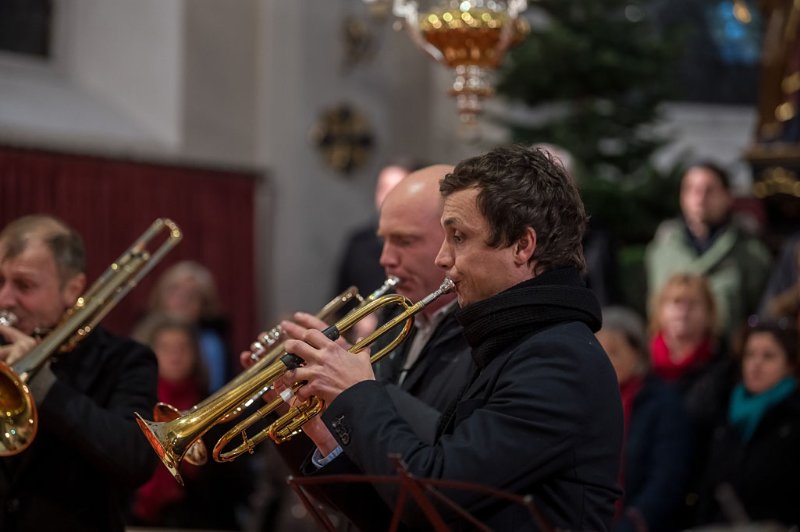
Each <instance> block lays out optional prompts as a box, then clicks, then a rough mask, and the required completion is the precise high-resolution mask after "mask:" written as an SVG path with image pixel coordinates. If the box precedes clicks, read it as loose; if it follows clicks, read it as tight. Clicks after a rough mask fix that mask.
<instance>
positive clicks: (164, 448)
mask: <svg viewBox="0 0 800 532" xmlns="http://www.w3.org/2000/svg"><path fill="white" fill-rule="evenodd" d="M452 289H453V283H452V281H450V280H449V279H445V281H444V282H443V283H442V285H441V286H440V287H439V289H438V290H436V291H435V292H433V293H431V294H429V295H428V296H426V297H425V298H424V299H422V300H421V301H419V302H418V303H416V304H412V302H411V301H410V300H408V299H407V298H405V297H403V296H400V295H396V294H394V295H386V296H381V297H379V298H376V299H375V300H373V301H371V302H369V303H366V304H365V305H363V306H361V307H359V308H357V309H356V310H354V311H352V312H350V313H349V314H348V315H346V316H345V317H344V318H342V319H341V320H339V321H338V322H337V323H336V324H335V325H332V326H330V327H328V328H327V329H325V330H324V331H323V333H324V334H325V335H326V336H327V337H328V338H331V339H332V340H335V339H337V338H338V337H339V336H340V335H341V334H342V333H344V332H345V331H347V330H348V329H349V328H351V327H352V326H353V325H354V324H355V323H357V322H358V321H359V320H361V319H362V318H364V317H365V316H367V315H369V314H371V313H373V312H375V311H376V310H378V309H380V308H383V307H385V306H388V305H395V304H396V305H400V306H401V307H402V308H403V309H404V310H403V311H402V312H401V313H400V314H398V315H397V316H395V317H394V318H392V319H391V320H390V321H389V322H387V323H386V324H384V325H382V326H381V327H379V328H378V329H376V330H375V331H374V332H373V333H372V334H370V335H369V336H367V337H366V338H364V339H362V340H360V341H359V342H357V343H356V344H355V345H353V346H352V347H351V348H350V352H352V353H356V352H359V351H361V350H363V349H364V348H366V347H367V346H369V345H370V344H372V343H373V342H374V341H375V340H377V339H378V338H379V337H381V336H383V335H384V334H386V333H388V332H389V331H390V330H392V329H394V328H395V327H396V326H398V325H400V324H403V327H402V330H401V331H400V333H399V334H398V335H397V336H396V337H395V338H394V339H392V341H390V342H389V343H388V345H386V346H385V347H384V348H382V349H381V350H380V351H379V352H377V353H375V354H374V355H372V356H371V358H370V360H371V362H373V363H374V362H376V361H378V360H379V359H380V358H381V357H383V356H384V355H386V354H387V353H389V352H390V351H392V350H393V349H394V348H395V347H397V346H398V345H399V344H400V343H401V342H402V341H403V340H404V339H405V337H406V335H407V334H408V332H409V331H410V330H411V326H412V324H413V318H414V315H415V314H416V313H418V312H419V311H421V310H422V309H424V308H425V307H426V306H427V305H429V304H430V303H432V302H433V301H435V300H436V299H437V298H438V297H439V296H441V295H443V294H446V293H448V292H450V291H451V290H452ZM302 362H303V361H302V359H300V358H299V357H297V356H295V355H293V354H291V353H287V352H285V351H281V354H280V356H278V357H277V358H276V360H274V361H272V362H271V363H270V364H269V365H267V366H266V367H264V368H263V369H261V368H260V369H259V370H258V371H257V372H254V373H253V374H250V375H248V377H247V378H246V379H243V381H242V382H241V383H239V384H238V385H237V386H235V387H231V388H230V389H229V390H227V391H226V392H225V393H221V394H217V395H216V397H214V398H213V400H210V401H208V402H207V403H206V404H205V405H203V406H202V407H201V408H197V409H193V410H191V411H190V412H188V413H186V414H185V415H183V416H181V417H180V418H178V419H175V420H173V421H169V422H166V423H163V422H162V423H158V422H152V421H146V420H145V419H143V418H142V417H141V416H139V415H138V414H137V422H138V423H139V427H140V428H141V429H142V432H143V433H144V434H145V437H147V439H148V441H149V442H150V445H151V446H152V447H153V449H154V450H155V451H156V454H158V456H159V458H160V459H161V461H162V462H163V463H164V465H165V466H166V467H167V469H168V470H169V471H170V473H172V475H173V476H174V477H175V479H176V480H177V481H178V482H179V483H181V484H182V483H183V480H182V478H181V476H180V473H179V472H178V465H179V464H180V462H181V460H182V459H183V457H184V455H185V454H186V452H187V451H188V450H189V448H190V447H191V446H192V445H193V444H194V442H196V441H197V440H198V439H199V438H201V437H202V436H203V435H204V434H205V433H206V432H208V430H210V429H211V428H212V427H213V426H214V425H216V424H217V423H218V422H219V420H220V419H221V418H223V417H227V415H228V413H230V412H231V411H232V410H235V409H237V408H239V405H241V404H242V402H243V401H244V400H246V399H248V398H250V397H252V396H253V395H254V394H256V393H260V392H261V391H262V390H264V389H266V388H268V387H270V386H272V385H273V384H274V383H275V381H277V380H278V379H279V378H281V377H282V376H283V375H284V374H285V373H286V372H287V371H289V370H291V369H293V368H296V367H297V366H298V365H300V364H302ZM300 386H302V383H297V384H295V385H294V386H293V389H295V390H296V389H297V388H299V387H300ZM309 401H310V402H312V403H314V404H312V405H310V407H306V406H307V405H305V404H304V405H301V407H295V408H292V409H290V411H289V413H287V414H286V415H284V416H282V417H281V418H279V419H278V421H276V422H275V423H273V424H272V425H270V426H269V427H267V428H266V429H264V430H262V431H261V432H259V433H258V434H256V435H255V436H254V437H252V438H249V437H248V436H247V432H246V431H247V428H249V427H250V425H252V424H253V423H254V422H255V421H256V420H258V419H260V418H261V417H263V416H265V415H267V414H268V413H270V412H272V411H273V410H274V409H275V408H277V407H278V406H279V405H280V404H281V400H279V399H276V400H274V401H271V402H270V403H268V404H267V405H265V406H264V407H262V408H261V409H259V410H258V411H257V412H254V413H253V414H252V415H251V416H249V417H248V418H247V419H245V420H244V421H242V422H241V423H238V424H237V425H236V426H235V427H234V428H233V429H231V430H229V431H228V432H227V433H226V434H225V435H223V437H222V438H220V440H219V441H218V442H217V445H216V446H215V447H214V453H213V455H214V459H215V460H217V461H230V460H233V459H235V458H236V457H238V456H239V455H240V454H242V453H244V452H252V451H253V448H254V447H255V446H256V445H257V444H258V443H260V442H261V441H263V440H264V439H266V438H267V437H271V434H272V435H283V434H284V433H295V432H297V431H298V430H299V428H300V427H301V426H302V425H303V424H304V423H305V422H306V421H307V420H308V419H310V418H311V417H313V416H314V415H316V414H317V413H319V411H321V410H322V408H323V406H324V405H323V404H322V402H321V401H320V400H319V399H314V400H309ZM239 433H241V436H242V440H243V443H242V444H241V445H239V446H238V447H237V448H235V449H234V450H233V451H230V452H223V449H224V447H225V446H226V445H227V444H228V443H229V442H230V441H231V440H232V439H233V438H235V437H236V436H237V435H238V434H239ZM289 437H291V436H289ZM284 439H286V438H284Z"/></svg>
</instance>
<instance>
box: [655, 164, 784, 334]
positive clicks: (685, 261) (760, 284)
mask: <svg viewBox="0 0 800 532" xmlns="http://www.w3.org/2000/svg"><path fill="white" fill-rule="evenodd" d="M680 204H681V214H682V216H681V218H678V219H675V220H668V221H665V222H663V223H662V224H661V226H660V227H659V228H658V230H657V231H656V234H655V237H654V238H653V240H652V241H651V242H650V244H649V245H648V247H647V252H646V256H645V267H646V270H647V281H648V290H649V294H651V295H652V294H655V293H657V292H658V291H659V289H660V288H661V286H662V285H663V284H664V283H665V282H666V280H667V279H668V278H669V277H670V276H671V275H672V274H674V273H681V272H686V273H698V274H702V275H705V276H706V277H707V278H708V280H709V283H710V284H711V288H712V290H713V292H714V296H715V298H716V302H717V305H718V308H719V314H720V318H721V323H720V325H721V326H722V328H723V331H725V332H726V333H727V334H730V333H731V332H732V331H734V330H736V328H737V327H739V326H740V325H741V324H742V323H743V322H744V320H745V319H746V318H747V316H748V315H749V314H750V313H752V312H755V310H756V306H757V305H758V302H759V298H760V297H761V293H762V290H763V289H764V286H765V283H766V281H767V276H768V275H769V269H770V263H771V256H770V253H769V251H768V250H767V248H766V246H764V244H763V243H762V242H761V241H759V240H758V238H756V237H755V236H752V235H750V234H749V233H748V232H747V231H746V230H745V229H744V228H743V227H742V226H741V225H740V224H738V223H737V221H736V220H735V219H734V217H733V213H732V207H733V196H732V195H731V190H730V182H729V179H728V174H727V173H726V172H725V171H724V170H723V169H722V168H720V167H718V166H717V165H715V164H713V163H698V164H695V165H693V166H691V167H689V169H688V170H687V171H686V173H685V174H684V176H683V180H682V181H681V191H680Z"/></svg>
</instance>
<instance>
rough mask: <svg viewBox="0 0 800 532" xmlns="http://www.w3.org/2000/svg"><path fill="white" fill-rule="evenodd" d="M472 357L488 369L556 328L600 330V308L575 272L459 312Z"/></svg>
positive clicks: (562, 271) (545, 277) (561, 271)
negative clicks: (575, 325) (573, 324)
mask: <svg viewBox="0 0 800 532" xmlns="http://www.w3.org/2000/svg"><path fill="white" fill-rule="evenodd" d="M456 318H457V319H458V321H459V323H461V326H462V327H463V328H464V336H466V338H467V342H468V343H469V345H470V346H471V347H472V358H473V359H474V360H475V364H476V365H477V366H478V367H479V368H484V367H486V365H487V364H488V363H489V361H490V360H491V359H492V358H493V357H494V356H495V355H496V354H497V353H499V352H501V351H503V350H504V349H505V348H507V347H509V346H510V345H511V344H514V343H516V342H518V341H520V340H522V339H523V338H525V337H527V336H529V335H531V334H533V333H535V332H538V331H540V330H542V329H545V328H547V327H550V326H552V325H555V324H558V323H563V322H567V321H580V322H583V323H585V324H586V325H588V326H589V328H590V329H591V330H592V331H597V330H598V329H600V303H598V301H597V298H596V297H595V295H594V293H593V292H592V291H591V290H589V289H588V288H586V287H585V286H584V285H583V282H582V281H581V277H580V274H579V273H578V270H576V269H575V268H558V269H555V270H550V271H547V272H544V273H542V274H540V275H538V276H536V277H534V278H533V279H530V280H528V281H524V282H522V283H520V284H518V285H515V286H512V287H511V288H509V289H508V290H505V291H503V292H500V293H499V294H497V295H496V296H493V297H490V298H488V299H484V300H483V301H478V302H476V303H473V304H472V305H469V306H467V307H465V308H463V309H461V310H460V311H458V312H457V313H456Z"/></svg>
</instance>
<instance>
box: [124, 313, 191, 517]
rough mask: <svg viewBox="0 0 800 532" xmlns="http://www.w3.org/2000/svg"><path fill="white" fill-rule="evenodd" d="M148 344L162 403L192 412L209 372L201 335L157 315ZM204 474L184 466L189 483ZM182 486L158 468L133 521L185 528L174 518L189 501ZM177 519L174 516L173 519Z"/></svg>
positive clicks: (137, 500)
mask: <svg viewBox="0 0 800 532" xmlns="http://www.w3.org/2000/svg"><path fill="white" fill-rule="evenodd" d="M149 326H150V327H152V328H151V329H150V330H149V331H147V333H148V334H147V336H148V338H146V340H147V341H148V342H147V343H149V344H150V346H151V347H152V348H153V352H155V354H156V358H157V359H158V400H159V401H161V402H164V403H167V404H170V405H172V406H174V407H175V408H177V409H178V410H188V409H189V408H191V407H192V406H194V405H196V404H197V403H199V402H200V400H201V399H203V397H204V396H205V393H204V392H205V390H206V377H205V369H204V366H203V363H202V360H201V358H200V347H199V344H198V340H197V333H196V332H195V329H194V327H193V326H191V325H189V324H187V323H184V322H182V321H178V320H175V319H173V318H167V317H163V316H155V317H153V318H151V320H150V324H149ZM199 473H200V471H199V470H198V468H196V467H194V466H191V465H189V464H187V463H183V464H181V475H182V476H183V477H184V478H186V479H187V482H188V483H189V484H191V483H192V480H194V479H196V477H197V476H198V474H199ZM185 498H186V492H185V488H184V487H182V486H180V485H179V484H178V483H177V482H175V479H174V478H172V475H171V474H170V473H169V471H167V469H166V468H165V467H158V469H156V471H155V473H154V474H153V477H152V478H151V479H150V480H149V481H148V482H147V483H146V484H144V485H143V486H142V487H141V488H139V490H138V491H137V492H136V497H135V500H134V503H133V509H132V513H133V519H134V521H135V523H137V524H145V525H164V526H167V525H170V526H172V525H175V526H178V525H181V524H183V523H181V522H176V521H180V520H181V519H180V518H179V517H174V516H175V515H176V514H180V513H182V512H176V508H177V507H178V506H179V505H180V504H181V503H182V502H183V501H184V500H185ZM171 516H173V517H171Z"/></svg>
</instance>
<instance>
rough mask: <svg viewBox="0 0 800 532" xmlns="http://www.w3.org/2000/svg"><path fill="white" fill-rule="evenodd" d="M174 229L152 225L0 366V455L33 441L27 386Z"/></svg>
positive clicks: (83, 332) (142, 270)
mask: <svg viewBox="0 0 800 532" xmlns="http://www.w3.org/2000/svg"><path fill="white" fill-rule="evenodd" d="M164 230H166V231H167V236H166V239H165V240H164V241H163V242H162V243H161V245H160V246H159V247H158V248H156V250H155V251H153V252H152V253H151V252H150V251H148V250H147V246H148V244H149V243H150V241H151V240H153V239H154V238H155V237H156V236H157V235H158V234H159V233H161V232H162V231H164ZM182 237H183V236H182V234H181V230H180V229H179V228H178V226H177V225H176V224H175V223H174V222H172V220H168V219H166V218H159V219H157V220H156V221H154V222H153V224H152V225H151V226H150V228H149V229H147V230H146V231H145V232H144V233H143V234H142V236H140V237H139V238H138V239H137V240H136V241H135V242H134V243H133V244H132V245H131V246H130V247H129V248H128V249H127V250H126V251H125V252H124V253H123V254H122V255H120V257H119V258H118V259H117V260H116V261H114V262H113V263H112V264H111V266H109V268H108V269H107V270H106V271H105V272H104V273H103V274H102V275H101V276H100V277H99V278H98V279H97V280H96V281H95V282H94V284H93V285H92V286H91V288H89V290H88V291H87V292H86V293H84V294H83V295H82V296H81V297H79V298H78V301H77V302H76V303H75V305H74V306H73V307H72V308H71V309H69V310H67V312H66V313H65V315H64V317H63V318H62V320H61V322H60V323H59V324H58V325H57V326H56V328H55V329H53V330H52V331H50V333H49V334H48V335H47V336H46V337H45V338H44V339H43V340H42V341H41V342H40V343H39V344H38V345H37V346H36V347H34V348H33V349H32V350H31V351H30V352H29V353H28V354H26V355H25V356H24V357H23V358H21V359H20V360H18V361H17V362H15V363H14V364H13V365H11V366H9V365H8V364H5V363H2V362H0V456H13V455H15V454H18V453H20V452H22V451H24V450H25V449H27V448H28V446H29V445H30V444H31V443H32V442H33V440H34V438H35V437H36V432H37V430H38V426H39V421H38V414H37V411H36V403H35V402H34V398H33V396H32V394H31V392H30V390H29V389H28V386H27V383H28V382H29V381H30V380H31V379H32V378H33V377H34V376H36V374H37V373H38V372H39V370H40V369H41V368H42V366H43V365H44V364H45V363H46V362H47V361H48V360H49V358H50V357H51V356H52V355H54V354H56V353H59V352H66V351H71V350H72V349H74V348H75V346H76V345H77V344H78V343H79V342H80V341H81V340H83V339H84V338H86V336H88V335H89V333H90V332H92V330H94V328H95V326H96V325H97V324H98V323H99V322H100V320H102V319H103V318H104V317H105V316H106V314H108V313H109V312H110V311H111V309H112V308H114V306H115V305H116V304H117V303H118V302H119V301H120V300H121V299H122V298H123V297H125V295H126V294H127V293H128V292H130V291H131V289H132V288H133V287H134V286H136V284H137V283H138V282H139V281H140V280H141V279H142V278H143V277H144V276H145V275H147V273H148V272H149V271H150V270H151V269H153V267H154V266H155V265H156V264H158V262H159V261H161V259H162V258H163V257H164V255H166V254H167V253H168V252H169V251H170V250H171V249H172V248H173V247H175V245H176V244H177V243H178V242H180V240H181V238H182Z"/></svg>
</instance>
